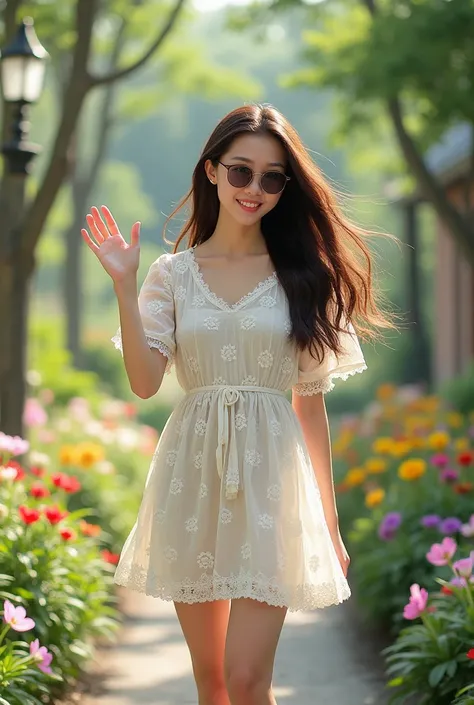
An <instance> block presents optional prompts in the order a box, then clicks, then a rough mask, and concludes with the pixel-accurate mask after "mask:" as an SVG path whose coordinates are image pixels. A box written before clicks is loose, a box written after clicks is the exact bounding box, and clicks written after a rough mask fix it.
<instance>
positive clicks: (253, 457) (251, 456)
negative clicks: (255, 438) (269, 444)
mask: <svg viewBox="0 0 474 705" xmlns="http://www.w3.org/2000/svg"><path fill="white" fill-rule="evenodd" d="M245 462H246V463H248V465H253V466H254V467H255V466H256V465H260V463H261V462H262V456H261V454H260V453H259V452H258V450H255V448H247V450H246V451H245Z"/></svg>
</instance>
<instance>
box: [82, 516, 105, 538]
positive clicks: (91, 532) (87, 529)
mask: <svg viewBox="0 0 474 705" xmlns="http://www.w3.org/2000/svg"><path fill="white" fill-rule="evenodd" d="M79 526H80V529H81V531H82V533H83V534H84V536H99V535H100V533H101V531H102V528H101V527H100V526H99V525H98V524H89V523H88V522H87V521H84V520H83V519H82V520H81V521H80V522H79Z"/></svg>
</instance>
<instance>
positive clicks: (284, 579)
mask: <svg viewBox="0 0 474 705" xmlns="http://www.w3.org/2000/svg"><path fill="white" fill-rule="evenodd" d="M139 307H140V313H141V316H142V321H143V327H144V330H145V334H146V337H147V340H148V342H149V344H150V346H151V347H155V348H158V349H159V350H160V351H161V352H162V353H164V354H165V355H166V356H167V357H168V359H169V363H168V366H167V369H168V371H169V369H170V368H171V366H172V364H174V365H175V369H176V374H177V378H178V381H179V383H180V385H181V387H182V388H183V389H184V391H185V392H186V395H185V396H184V398H183V399H182V400H181V401H180V402H179V403H178V404H177V406H176V407H175V409H174V410H173V412H172V414H171V416H170V418H169V419H168V422H167V424H166V426H165V428H164V430H163V433H162V435H161V437H160V440H159V443H158V446H157V448H156V452H155V454H154V456H153V459H152V462H151V466H150V469H149V472H148V476H147V479H146V483H145V488H144V493H143V498H142V503H141V506H140V510H139V513H138V517H137V520H136V523H135V525H134V527H133V529H132V531H131V533H130V535H129V537H128V539H127V541H126V543H125V545H124V547H123V549H122V553H121V557H120V561H119V564H118V566H117V570H116V574H115V581H116V583H118V584H119V585H124V586H126V587H128V588H131V589H133V590H138V591H139V592H144V593H146V594H149V595H153V596H155V597H160V598H162V599H165V600H174V601H177V602H188V603H193V602H205V601H209V600H218V599H229V598H239V597H248V598H253V599H256V600H260V601H264V602H267V603H268V604H270V605H279V606H287V607H288V608H289V609H290V610H307V609H315V608H321V607H325V606H328V605H333V604H337V603H339V602H342V601H343V600H344V599H346V598H348V597H349V595H350V589H349V585H348V583H347V581H346V579H345V577H344V575H343V573H342V570H341V567H340V565H339V562H338V560H337V557H336V553H335V551H334V548H333V544H332V541H331V538H330V535H329V532H328V529H327V526H326V523H325V519H324V514H323V509H322V504H321V498H320V493H319V489H318V486H317V481H316V478H315V474H314V470H313V468H312V465H311V460H310V458H309V454H308V451H307V448H306V445H305V441H304V438H303V433H302V429H301V426H300V423H299V421H298V418H297V416H296V414H295V413H294V411H293V408H292V406H291V403H290V401H289V399H288V397H287V395H286V394H285V392H287V391H288V390H290V389H293V392H294V393H296V394H303V395H307V394H316V393H318V392H328V391H330V390H331V389H332V387H333V380H334V379H335V378H337V377H340V378H343V379H345V378H346V377H348V376H349V375H352V374H354V373H355V372H361V371H362V370H364V369H366V365H365V362H364V358H363V355H362V352H361V349H360V346H359V343H358V340H357V338H356V336H355V334H354V330H353V328H352V326H349V327H348V329H347V333H343V334H341V337H342V341H341V342H342V344H343V346H344V355H343V356H341V357H339V359H336V357H335V356H334V355H333V354H332V353H331V354H328V355H327V356H326V358H325V359H324V361H323V363H322V364H318V363H317V362H316V361H315V360H314V359H313V358H312V357H311V356H310V355H309V353H305V354H300V353H299V352H298V351H297V349H296V346H294V345H293V344H292V343H290V342H288V338H287V335H288V332H289V330H290V320H289V313H288V303H287V299H286V295H285V292H284V290H283V288H282V286H281V285H280V283H279V281H278V278H277V276H276V274H275V273H274V274H272V275H271V276H269V277H268V278H267V279H265V280H264V281H262V282H261V283H260V284H258V286H257V287H256V288H255V289H254V290H253V291H252V292H251V293H249V294H247V295H246V296H244V297H243V298H242V299H241V300H240V301H239V302H238V303H236V304H234V305H228V304H227V303H226V302H225V301H224V300H223V299H222V298H219V297H217V296H216V295H215V294H213V292H212V291H211V290H210V289H209V287H208V286H207V284H206V283H205V281H204V279H203V277H202V274H201V272H200V269H199V265H198V263H197V261H196V259H195V257H194V249H193V248H191V249H188V250H185V251H184V252H180V253H177V254H175V255H171V254H164V255H162V256H161V257H159V258H158V259H157V260H156V262H154V263H153V264H152V265H151V267H150V270H149V272H148V275H147V277H146V280H145V282H144V284H143V286H142V288H141V291H140V295H139ZM112 340H113V341H114V343H115V345H116V347H117V348H119V349H121V337H120V329H119V330H118V331H117V334H116V335H115V336H114V338H113V339H112Z"/></svg>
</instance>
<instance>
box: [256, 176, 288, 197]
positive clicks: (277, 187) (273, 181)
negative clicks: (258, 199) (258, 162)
mask: <svg viewBox="0 0 474 705" xmlns="http://www.w3.org/2000/svg"><path fill="white" fill-rule="evenodd" d="M285 184H286V177H285V175H284V174H282V173H281V171H267V172H266V174H264V175H263V176H262V188H263V190H264V191H266V192H267V193H280V191H283V188H284V186H285Z"/></svg>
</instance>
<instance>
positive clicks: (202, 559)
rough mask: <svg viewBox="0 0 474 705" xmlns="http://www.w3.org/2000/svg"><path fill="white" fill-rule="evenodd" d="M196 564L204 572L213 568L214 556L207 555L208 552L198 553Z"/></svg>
mask: <svg viewBox="0 0 474 705" xmlns="http://www.w3.org/2000/svg"><path fill="white" fill-rule="evenodd" d="M197 563H198V566H199V567H200V568H204V570H207V569H209V568H213V567H214V556H213V555H212V553H209V552H208V551H206V552H204V553H200V554H199V556H198V557H197Z"/></svg>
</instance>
